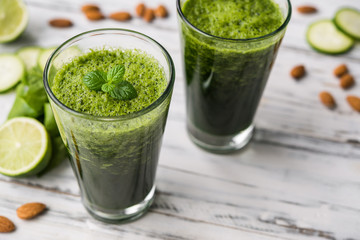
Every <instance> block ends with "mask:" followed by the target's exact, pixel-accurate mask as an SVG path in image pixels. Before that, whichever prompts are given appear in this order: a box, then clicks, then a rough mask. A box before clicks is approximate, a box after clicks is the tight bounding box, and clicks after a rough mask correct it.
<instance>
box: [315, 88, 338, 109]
mask: <svg viewBox="0 0 360 240" xmlns="http://www.w3.org/2000/svg"><path fill="white" fill-rule="evenodd" d="M319 98H320V101H321V102H322V103H323V104H324V105H325V106H326V107H328V108H334V107H335V105H336V103H335V100H334V98H333V96H332V95H331V93H329V92H325V91H324V92H321V93H320V94H319Z"/></svg>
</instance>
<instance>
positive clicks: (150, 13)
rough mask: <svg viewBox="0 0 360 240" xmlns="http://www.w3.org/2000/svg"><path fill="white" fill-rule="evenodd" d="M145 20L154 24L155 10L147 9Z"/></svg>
mask: <svg viewBox="0 0 360 240" xmlns="http://www.w3.org/2000/svg"><path fill="white" fill-rule="evenodd" d="M143 18H144V20H145V21H146V22H152V21H153V20H154V18H155V15H154V10H152V9H150V8H147V9H146V10H145V13H144V16H143Z"/></svg>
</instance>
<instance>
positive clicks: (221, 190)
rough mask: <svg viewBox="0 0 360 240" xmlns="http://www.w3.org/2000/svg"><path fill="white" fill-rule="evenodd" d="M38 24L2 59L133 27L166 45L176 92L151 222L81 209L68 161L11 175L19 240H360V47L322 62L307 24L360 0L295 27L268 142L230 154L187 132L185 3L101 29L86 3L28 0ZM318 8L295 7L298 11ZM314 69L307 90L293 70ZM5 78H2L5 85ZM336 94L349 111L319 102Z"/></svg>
mask: <svg viewBox="0 0 360 240" xmlns="http://www.w3.org/2000/svg"><path fill="white" fill-rule="evenodd" d="M25 2H26V3H27V6H28V9H29V11H30V22H29V25H28V27H27V30H26V32H25V34H24V35H23V36H22V37H21V38H20V39H18V40H17V41H16V42H13V43H11V44H2V45H0V53H6V52H15V51H16V50H18V49H19V48H20V47H22V46H27V45H39V46H43V47H50V46H56V45H59V44H60V43H62V42H63V41H65V40H66V39H68V38H70V37H72V36H74V35H76V34H78V33H80V32H83V31H86V30H91V29H95V28H104V27H119V28H129V29H133V30H136V31H140V32H142V33H145V34H147V35H149V36H151V37H153V38H154V39H156V40H157V41H159V42H160V43H161V44H162V45H163V46H164V47H165V48H166V49H167V50H168V51H169V52H170V55H171V56H172V57H173V60H174V62H175V65H176V84H175V89H174V94H173V100H172V104H171V108H170V114H169V118H168V123H167V128H166V132H165V136H164V140H163V148H162V152H161V157H160V163H159V167H158V173H157V181H156V182H157V187H158V188H157V197H156V200H155V203H154V204H153V206H152V207H151V209H150V211H149V213H148V214H146V215H145V216H144V217H143V218H141V219H139V220H138V221H135V222H133V223H129V224H125V225H111V224H103V223H100V222H98V221H96V220H94V219H92V218H91V217H90V216H89V215H88V214H87V212H86V211H85V209H84V208H83V206H82V204H81V202H80V196H79V189H78V186H77V183H76V180H75V177H74V175H73V173H72V170H71V168H70V165H69V164H68V162H67V161H64V162H63V164H62V165H61V166H60V167H58V168H56V169H54V170H53V171H52V172H50V173H48V174H47V175H45V176H43V177H42V178H35V177H34V178H27V179H12V178H8V177H4V176H1V177H0V189H1V191H0V215H3V216H6V217H8V218H10V219H11V220H13V221H14V223H15V224H16V227H17V229H16V231H15V232H13V233H10V234H0V239H1V240H8V239H28V240H38V239H181V240H184V239H216V240H218V239H242V240H247V239H311V240H312V239H322V240H324V239H344V240H345V239H346V240H350V239H360V114H359V113H357V112H355V111H353V110H352V109H351V108H350V107H349V106H348V104H347V103H346V101H345V97H346V96H347V95H348V94H354V95H357V96H360V44H359V43H357V45H356V46H355V47H354V49H353V50H352V51H351V52H349V53H347V54H344V55H340V56H327V55H323V54H319V53H316V52H314V51H313V50H312V49H310V47H309V46H308V44H307V43H306V41H305V31H306V28H307V26H308V25H309V24H310V23H311V22H313V21H315V20H318V19H324V18H332V17H333V15H334V13H335V12H336V10H337V9H339V8H340V7H342V6H352V7H357V8H358V9H360V2H359V0H341V1H339V0H318V1H315V2H313V3H312V4H313V5H315V6H316V7H317V8H318V9H319V12H318V13H317V14H313V15H307V16H305V15H300V14H299V13H298V12H297V11H296V10H294V11H293V16H292V19H291V21H290V24H289V26H288V30H287V34H286V36H285V39H284V41H283V44H282V46H281V48H280V52H279V54H278V58H277V61H276V63H275V66H274V68H273V71H272V74H271V77H270V79H269V82H268V85H267V87H266V90H265V93H264V96H263V98H262V101H261V104H260V107H259V110H258V113H257V117H256V125H257V132H256V135H255V138H254V140H253V141H252V143H251V144H250V145H249V146H248V147H247V148H246V149H245V150H243V151H241V152H238V153H235V154H230V155H215V154H211V153H207V152H204V151H203V150H201V149H199V148H197V147H196V146H194V144H192V142H190V140H189V138H188V136H187V133H186V129H185V98H184V75H183V72H182V69H183V68H182V63H181V58H180V57H181V56H180V44H179V35H178V32H179V31H178V23H177V16H176V8H175V1H174V0H171V1H170V0H152V1H150V0H147V1H144V2H145V3H146V4H147V5H148V6H149V7H156V6H157V5H158V4H159V3H162V4H164V5H166V6H167V7H168V10H169V12H170V16H169V18H167V19H165V20H163V19H160V20H159V19H158V20H155V21H154V22H153V23H151V24H149V23H145V22H144V21H142V20H141V19H138V18H134V19H133V20H131V21H129V22H127V23H119V22H114V21H111V20H108V19H107V20H103V21H99V22H89V21H88V20H87V19H86V18H85V17H84V16H83V14H82V13H81V11H80V7H81V5H82V4H84V3H88V2H86V1H82V0H57V1H55V0H54V1H52V0H25ZM310 2H312V1H306V0H293V1H292V4H293V7H294V9H295V8H296V7H297V6H299V5H302V4H307V3H310ZM91 3H98V4H99V6H100V7H101V8H102V10H103V12H104V13H105V14H110V13H111V12H113V11H117V10H127V11H130V12H131V13H134V8H135V5H136V4H137V3H138V2H137V1H126V0H102V1H100V0H92V1H91ZM55 17H66V18H69V19H71V20H72V21H73V22H74V26H73V27H72V28H69V29H56V28H51V27H50V26H49V25H48V21H49V20H50V19H52V18H55ZM341 63H346V64H347V65H348V67H349V69H350V71H351V73H352V74H353V75H354V76H355V78H356V79H357V81H358V84H357V85H356V86H355V87H353V88H352V89H350V90H346V91H345V90H342V89H341V88H339V86H338V85H339V84H338V80H337V79H336V78H335V77H334V76H333V74H332V71H333V68H334V67H336V66H337V65H338V64H341ZM297 64H304V65H305V66H306V68H307V71H308V74H307V76H306V77H305V78H304V79H302V80H301V81H294V80H293V79H291V78H290V76H289V71H290V69H291V68H292V67H293V66H294V65H297ZM0 77H1V76H0ZM323 90H327V91H330V92H331V93H332V94H333V95H334V97H335V99H336V101H337V108H336V109H335V110H333V111H331V110H328V109H327V108H325V107H324V106H323V105H321V104H320V103H319V100H318V93H319V92H320V91H323ZM14 96H15V94H14V91H12V92H9V93H6V94H1V95H0V124H2V123H3V122H4V121H5V119H6V116H7V113H8V111H9V110H10V108H11V106H12V102H13V100H14ZM33 201H40V202H43V203H45V204H47V206H48V211H47V212H46V213H45V214H43V215H42V216H40V217H38V218H36V219H33V220H31V221H24V220H20V219H18V218H17V217H16V213H15V211H16V208H17V207H19V206H20V205H21V204H23V203H26V202H33Z"/></svg>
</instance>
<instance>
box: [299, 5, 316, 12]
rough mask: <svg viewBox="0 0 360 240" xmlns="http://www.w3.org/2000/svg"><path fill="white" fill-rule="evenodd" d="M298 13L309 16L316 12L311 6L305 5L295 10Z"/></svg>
mask: <svg viewBox="0 0 360 240" xmlns="http://www.w3.org/2000/svg"><path fill="white" fill-rule="evenodd" d="M297 10H298V12H299V13H302V14H311V13H316V12H317V9H316V8H315V7H313V6H307V5H304V6H299V7H298V8H297Z"/></svg>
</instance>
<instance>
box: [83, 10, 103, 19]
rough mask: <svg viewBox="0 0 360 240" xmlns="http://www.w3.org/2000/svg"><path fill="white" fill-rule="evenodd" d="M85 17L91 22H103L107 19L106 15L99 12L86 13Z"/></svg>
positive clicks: (90, 11)
mask: <svg viewBox="0 0 360 240" xmlns="http://www.w3.org/2000/svg"><path fill="white" fill-rule="evenodd" d="M85 16H86V17H87V19H89V20H90V21H98V20H101V19H104V18H105V17H104V15H103V14H102V13H101V12H100V11H97V10H89V11H86V12H85Z"/></svg>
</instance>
